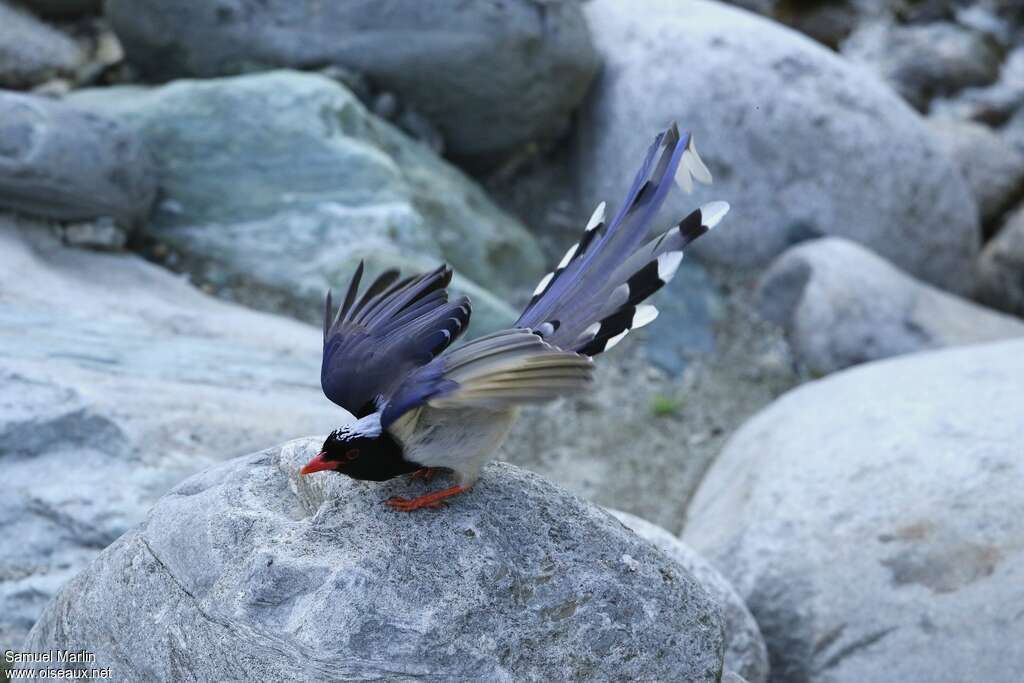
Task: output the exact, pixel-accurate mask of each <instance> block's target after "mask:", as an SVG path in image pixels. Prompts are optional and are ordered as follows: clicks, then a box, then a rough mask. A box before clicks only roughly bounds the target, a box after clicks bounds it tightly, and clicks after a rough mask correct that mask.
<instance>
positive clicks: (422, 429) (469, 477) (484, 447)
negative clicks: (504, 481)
mask: <svg viewBox="0 0 1024 683" xmlns="http://www.w3.org/2000/svg"><path fill="white" fill-rule="evenodd" d="M518 412H519V411H518V410H517V409H515V408H510V409H508V410H482V409H479V408H456V409H451V408H448V409H441V408H431V407H429V406H428V407H424V408H421V409H420V410H419V411H413V412H412V413H410V414H408V415H406V416H403V417H402V419H400V420H399V421H398V422H396V423H395V424H393V425H392V426H391V427H390V428H389V431H390V432H391V433H392V434H393V435H394V436H395V438H397V439H398V441H399V442H400V443H401V444H402V447H403V448H404V450H405V458H406V460H411V461H412V462H415V463H417V464H419V465H423V466H424V467H447V468H449V469H452V470H455V472H456V474H457V477H458V482H459V484H460V485H461V486H470V485H472V484H473V482H475V481H476V480H477V478H478V477H479V476H480V470H481V468H482V467H483V466H484V465H486V464H487V463H488V462H489V461H490V460H492V459H493V458H494V456H495V454H496V453H497V450H498V447H499V446H501V444H502V442H504V441H505V437H507V436H508V432H509V429H511V427H512V423H513V422H515V419H516V416H517V415H518Z"/></svg>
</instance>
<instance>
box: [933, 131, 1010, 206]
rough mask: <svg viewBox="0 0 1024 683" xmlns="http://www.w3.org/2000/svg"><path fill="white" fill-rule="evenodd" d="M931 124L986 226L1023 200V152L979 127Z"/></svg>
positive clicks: (992, 132) (993, 133)
mask: <svg viewBox="0 0 1024 683" xmlns="http://www.w3.org/2000/svg"><path fill="white" fill-rule="evenodd" d="M931 124H932V130H934V131H935V132H936V134H937V135H938V136H939V139H940V140H941V141H942V145H943V147H945V148H946V149H948V150H950V152H951V153H952V155H953V160H954V161H955V162H956V163H957V165H958V166H959V167H960V172H961V173H963V176H964V178H965V179H966V180H967V185H968V186H969V187H970V188H971V193H972V194H973V195H974V200H975V202H976V203H977V205H978V210H979V211H980V212H981V219H982V221H983V222H984V223H986V224H990V223H991V222H992V221H994V220H996V219H998V218H999V216H1000V215H1002V213H1003V212H1004V211H1005V210H1006V209H1007V208H1008V207H1010V206H1011V205H1013V204H1014V203H1015V202H1016V201H1017V200H1019V199H1021V198H1024V151H1020V150H1017V149H1015V148H1014V147H1013V146H1012V145H1008V144H1006V141H1005V140H1003V139H1002V138H1001V137H1000V136H999V135H998V134H997V133H996V132H995V131H993V130H992V129H991V128H988V127H987V126H983V125H981V124H978V123H973V122H970V121H953V120H935V121H932V122H931Z"/></svg>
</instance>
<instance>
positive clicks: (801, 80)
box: [576, 0, 979, 292]
mask: <svg viewBox="0 0 1024 683" xmlns="http://www.w3.org/2000/svg"><path fill="white" fill-rule="evenodd" d="M585 12H586V16H587V19H588V20H589V21H590V22H591V26H592V28H593V31H594V36H595V41H596V44H597V47H598V50H599V52H600V53H601V55H602V57H603V59H604V70H603V72H602V75H601V76H600V78H599V79H598V81H597V82H596V85H595V87H594V89H593V91H592V94H591V96H590V99H589V102H588V105H587V106H586V107H584V108H583V110H582V116H581V121H580V126H579V131H578V135H577V140H576V143H577V147H578V149H579V159H578V170H577V177H578V182H579V189H580V196H581V199H582V200H583V201H584V203H586V204H588V205H591V206H593V205H596V204H597V203H598V202H599V201H600V200H602V199H609V200H613V199H615V198H616V197H618V196H619V195H620V194H621V192H622V188H623V187H626V186H628V183H629V180H630V177H631V175H632V174H633V173H634V172H635V170H636V169H635V165H636V160H637V159H638V158H640V157H641V156H642V154H643V150H644V149H645V148H646V146H647V145H648V144H649V143H650V134H651V132H652V131H656V130H658V129H660V128H662V127H663V126H664V125H665V124H666V123H668V122H669V121H671V120H678V121H679V123H680V124H681V125H682V126H683V127H685V128H687V129H689V130H691V131H693V133H694V134H695V136H696V140H697V146H698V148H699V150H700V152H701V154H702V155H703V157H704V159H705V161H706V162H707V164H708V166H709V167H710V169H711V171H712V173H713V174H714V175H715V180H716V182H715V184H714V186H712V187H710V188H701V189H700V190H699V191H698V193H697V194H696V200H697V201H698V202H703V201H706V200H710V199H724V200H727V201H729V202H730V203H731V204H732V207H733V210H732V212H731V213H730V216H729V225H728V226H727V227H726V228H723V229H722V230H719V231H716V232H715V233H714V234H712V235H709V236H707V237H705V238H704V239H702V240H700V242H699V243H698V244H696V245H695V249H696V252H697V253H698V254H700V255H701V256H702V257H704V258H706V259H710V260H713V261H716V262H719V263H724V264H729V265H733V266H754V265H759V264H764V263H765V262H767V261H768V260H770V259H771V258H772V257H774V256H776V255H777V254H779V253H780V252H782V251H783V250H784V249H785V248H786V247H787V246H789V245H791V244H793V243H794V242H796V241H799V240H802V239H806V238H807V237H809V236H817V235H838V236H843V237H847V238H849V239H852V240H855V241H857V242H860V243H862V244H866V245H867V246H869V247H871V248H872V249H873V250H875V251H876V252H878V253H880V254H881V255H883V256H885V257H886V258H888V259H890V260H892V261H893V262H894V263H896V264H897V265H899V266H900V267H901V268H903V269H905V270H907V271H909V272H910V273H912V274H914V275H915V276H917V277H920V278H922V279H924V280H927V281H929V282H932V283H933V284H937V285H939V286H941V287H943V288H946V289H950V290H953V291H956V292H965V291H968V290H969V289H970V287H971V284H972V277H971V268H972V264H973V259H974V258H975V256H976V254H977V252H978V248H979V235H978V220H977V216H976V215H975V214H976V209H975V206H974V201H973V199H972V198H971V195H970V192H969V190H968V188H967V186H966V184H965V182H964V180H963V179H962V178H961V177H960V175H959V173H958V172H957V169H956V168H955V167H954V165H953V163H952V162H951V160H950V158H949V156H948V155H947V153H946V152H945V150H943V149H941V148H940V146H939V145H938V144H937V141H936V140H935V139H934V138H933V136H932V135H931V132H930V131H929V130H928V128H927V126H926V125H924V124H923V122H922V120H921V119H920V117H919V116H918V115H917V114H916V113H915V112H914V111H913V110H912V109H910V107H908V106H907V105H906V104H905V103H904V102H902V101H901V100H900V98H899V97H897V96H896V95H895V94H894V93H893V92H891V91H890V90H889V89H888V88H887V87H885V86H884V85H882V84H881V83H880V82H879V81H878V80H876V79H875V78H874V77H872V76H871V75H870V74H868V73H867V72H866V71H864V70H862V69H859V68H856V67H853V66H850V65H849V64H848V63H847V62H845V61H844V60H842V59H840V58H839V57H837V56H836V55H835V54H833V53H831V52H829V51H828V50H826V49H825V48H823V47H821V46H820V45H817V44H815V43H814V42H813V41H811V40H809V39H807V38H805V37H803V36H800V35H799V34H797V33H795V32H793V31H791V30H788V29H785V28H782V27H780V26H778V25H776V24H774V23H772V22H770V21H768V20H765V19H763V18H760V17H757V16H755V15H752V14H750V13H748V12H744V11H742V10H738V9H735V8H732V7H728V6H724V5H720V4H718V3H713V2H705V1H702V0H694V1H693V2H687V3H677V2H671V0H641V1H640V2H639V3H620V2H616V1H615V0H595V1H594V2H590V3H587V4H586V5H585ZM669 206H670V207H671V214H672V216H681V215H685V213H686V207H687V206H690V203H689V202H687V203H686V205H685V206H684V204H683V203H682V201H681V200H678V199H677V200H670V201H669ZM937 226H941V229H939V227H937Z"/></svg>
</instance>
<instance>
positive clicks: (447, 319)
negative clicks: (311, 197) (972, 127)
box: [300, 123, 729, 512]
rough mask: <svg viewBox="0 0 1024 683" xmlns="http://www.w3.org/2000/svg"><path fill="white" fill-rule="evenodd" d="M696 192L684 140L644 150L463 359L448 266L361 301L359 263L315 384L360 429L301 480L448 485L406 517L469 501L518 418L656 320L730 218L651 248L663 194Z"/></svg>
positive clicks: (461, 317)
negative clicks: (448, 478) (663, 301)
mask: <svg viewBox="0 0 1024 683" xmlns="http://www.w3.org/2000/svg"><path fill="white" fill-rule="evenodd" d="M694 181H697V182H700V183H702V184H710V183H711V181H712V177H711V173H710V171H709V170H708V168H707V166H706V165H705V163H704V162H703V160H702V159H701V157H700V155H699V154H698V153H697V149H696V146H695V144H694V141H693V136H692V135H691V134H690V133H688V132H683V133H680V131H679V128H678V126H677V125H676V124H675V123H672V124H671V125H670V126H669V127H668V128H667V129H665V130H664V131H662V132H660V133H659V134H658V135H657V136H656V137H655V139H654V141H653V143H651V144H650V146H649V147H648V149H647V153H646V155H645V157H644V159H643V163H642V165H641V166H640V169H639V170H638V171H637V173H636V175H635V177H634V179H633V183H632V185H631V187H630V188H629V191H628V193H627V195H626V197H625V200H624V201H623V202H622V204H621V205H620V206H619V207H618V210H617V212H616V213H615V214H614V215H613V216H612V218H611V220H607V216H606V203H605V202H601V203H600V205H598V207H597V208H596V209H595V211H594V212H593V214H592V215H591V217H590V220H589V221H588V222H587V224H586V227H585V228H584V230H583V234H582V237H581V238H580V240H579V242H577V243H576V244H575V245H573V246H572V247H570V248H569V250H568V251H567V252H566V253H565V256H564V257H563V258H562V259H561V261H560V262H559V263H558V265H557V266H556V267H555V269H554V270H553V271H551V272H550V273H549V274H547V275H546V276H544V278H543V279H542V280H541V281H540V283H539V284H538V285H537V287H536V289H535V290H534V292H533V295H532V297H531V298H530V301H529V303H528V304H527V305H526V308H525V309H524V310H523V312H522V315H520V316H519V319H518V320H517V321H516V322H515V323H514V324H513V325H512V326H511V327H509V328H508V329H503V330H499V331H497V332H494V333H491V334H487V335H484V336H481V337H478V338H476V339H473V340H471V341H468V342H464V343H461V344H459V345H454V342H455V341H456V340H457V339H458V338H459V337H460V335H461V334H462V333H463V332H464V331H465V330H466V327H467V325H468V324H469V320H470V315H471V312H472V308H471V304H470V300H469V299H468V298H467V297H465V296H461V297H458V298H455V299H454V300H451V301H449V297H448V291H447V288H448V285H449V284H450V282H451V279H452V270H451V269H450V268H449V267H448V266H447V265H442V266H440V267H438V268H436V269H435V270H432V271H430V272H426V273H421V274H418V275H414V276H411V277H406V278H402V277H401V275H400V274H399V272H398V271H397V270H387V271H385V272H383V273H381V274H380V275H379V276H378V277H377V278H376V279H374V280H373V282H372V283H371V284H370V285H369V286H368V287H367V288H366V289H365V290H364V291H362V293H360V280H361V279H362V275H363V270H364V264H363V263H362V262H360V263H359V265H358V267H357V268H356V270H355V273H354V275H353V276H352V279H351V281H350V282H349V285H348V290H347V292H346V294H345V298H344V300H343V301H342V303H341V305H340V306H339V307H338V308H337V310H334V308H333V304H332V298H331V292H330V291H328V292H327V296H326V301H325V308H324V322H323V358H322V364H321V373H320V383H321V387H322V388H323V391H324V394H325V396H326V397H327V398H328V399H329V400H331V401H332V402H334V403H336V404H337V405H339V406H341V407H342V408H344V409H345V410H346V411H348V412H349V413H350V414H351V415H352V417H354V418H355V419H354V420H350V421H349V422H347V423H346V424H344V425H342V426H341V427H338V428H337V429H335V430H334V431H332V432H331V433H330V434H329V435H328V436H327V438H326V439H325V441H324V442H323V446H322V447H321V449H320V451H319V453H318V454H317V455H316V456H315V457H314V458H312V459H311V460H310V461H309V462H308V463H307V464H306V465H305V466H304V467H302V468H301V470H300V473H301V474H302V475H310V474H313V473H316V472H322V471H330V472H333V473H337V474H343V475H347V476H348V477H351V478H353V479H357V480H366V481H385V480H389V479H392V478H395V477H398V476H401V475H405V474H408V475H411V476H412V477H422V478H425V479H430V478H431V477H432V476H433V474H434V473H435V472H436V471H450V472H452V473H453V474H454V477H455V483H454V485H453V486H450V487H448V488H444V489H440V490H436V491H433V492H431V493H427V494H425V495H421V496H418V497H415V498H411V499H409V498H404V497H393V498H389V499H387V500H386V501H384V502H385V503H387V504H388V505H390V506H391V507H392V508H394V509H395V510H399V511H405V512H410V511H413V510H418V509H422V508H439V507H442V506H444V505H445V504H447V503H448V499H450V498H451V497H452V496H455V495H458V494H460V493H463V492H465V491H467V490H469V489H470V488H471V487H472V486H473V484H474V483H475V482H476V481H477V480H478V478H479V477H480V473H481V470H482V468H483V466H484V465H485V464H487V463H488V462H489V461H490V460H492V459H493V458H494V457H495V455H496V451H497V450H498V447H499V446H500V445H501V444H502V443H503V442H504V441H505V439H506V437H507V436H508V433H509V430H510V428H511V427H512V425H513V423H514V422H515V420H516V418H517V415H518V413H519V409H520V408H521V407H522V406H524V405H527V404H534V403H542V402H546V401H551V400H553V399H556V398H559V397H561V396H569V395H574V394H579V393H580V392H584V391H586V390H587V388H588V387H589V386H590V385H591V383H592V381H593V375H594V362H593V357H594V356H597V355H598V354H601V353H603V352H605V351H608V350H610V349H611V348H613V347H614V346H615V345H616V344H618V343H619V342H620V341H622V339H623V337H625V336H626V334H627V333H628V332H630V331H631V330H635V329H638V328H641V327H643V326H644V325H647V324H649V323H650V322H652V321H653V320H654V319H655V318H656V317H657V315H658V311H657V309H656V308H655V307H654V306H652V305H650V304H647V303H644V301H645V300H646V299H647V298H648V297H650V296H651V295H652V294H654V293H655V292H656V291H658V290H659V289H661V287H663V286H664V285H665V284H666V283H668V282H669V281H670V280H671V279H672V277H673V276H674V275H675V273H676V271H677V270H678V268H679V264H680V262H681V260H682V258H683V252H684V250H686V248H687V247H688V246H689V245H690V244H691V243H692V242H693V241H694V240H696V239H697V238H698V237H700V236H702V235H704V234H705V233H707V232H708V231H709V230H711V229H712V228H714V227H715V226H716V225H717V224H718V223H719V222H720V221H721V220H722V218H723V217H724V216H725V214H726V213H727V212H728V210H729V204H728V203H726V202H723V201H713V202H710V203H708V204H705V205H703V206H701V207H700V208H698V209H696V210H695V211H693V212H692V213H690V214H689V215H688V216H686V217H685V218H683V219H682V220H681V221H679V222H678V223H677V224H675V225H673V226H672V227H671V228H670V229H668V230H667V231H665V232H664V233H662V234H660V235H658V236H657V237H655V238H654V239H651V240H649V241H647V237H648V233H649V232H650V227H651V225H652V223H653V221H654V220H655V216H656V214H657V213H658V210H659V208H660V207H661V206H662V204H663V203H664V201H665V198H666V196H667V195H668V192H669V189H670V188H671V187H672V186H673V185H674V184H677V185H679V186H680V187H681V188H682V189H683V190H684V191H686V192H687V193H689V192H691V191H692V190H693V187H694Z"/></svg>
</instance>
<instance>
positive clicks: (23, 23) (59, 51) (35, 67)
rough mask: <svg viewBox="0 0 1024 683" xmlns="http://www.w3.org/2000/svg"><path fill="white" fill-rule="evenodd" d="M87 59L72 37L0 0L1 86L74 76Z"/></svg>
mask: <svg viewBox="0 0 1024 683" xmlns="http://www.w3.org/2000/svg"><path fill="white" fill-rule="evenodd" d="M84 62H85V54H84V53H83V51H82V49H81V48H80V47H79V46H78V44H77V43H76V42H75V41H74V40H72V39H71V38H70V37H68V36H66V35H65V34H63V33H61V32H60V31H58V30H57V29H55V28H51V27H50V26H47V25H46V24H44V23H43V22H41V21H39V20H38V19H36V18H35V17H34V16H32V15H31V14H29V13H28V12H26V11H25V10H23V9H21V8H19V7H15V6H13V5H12V4H10V3H8V2H5V1H4V0H0V88H28V87H31V86H34V85H38V84H39V83H42V82H44V81H46V80H49V79H51V78H54V77H57V76H72V75H73V74H74V73H75V71H76V69H78V68H79V67H81V66H82V64H84ZM3 118H5V117H4V116H2V115H0V121H2V120H3Z"/></svg>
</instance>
